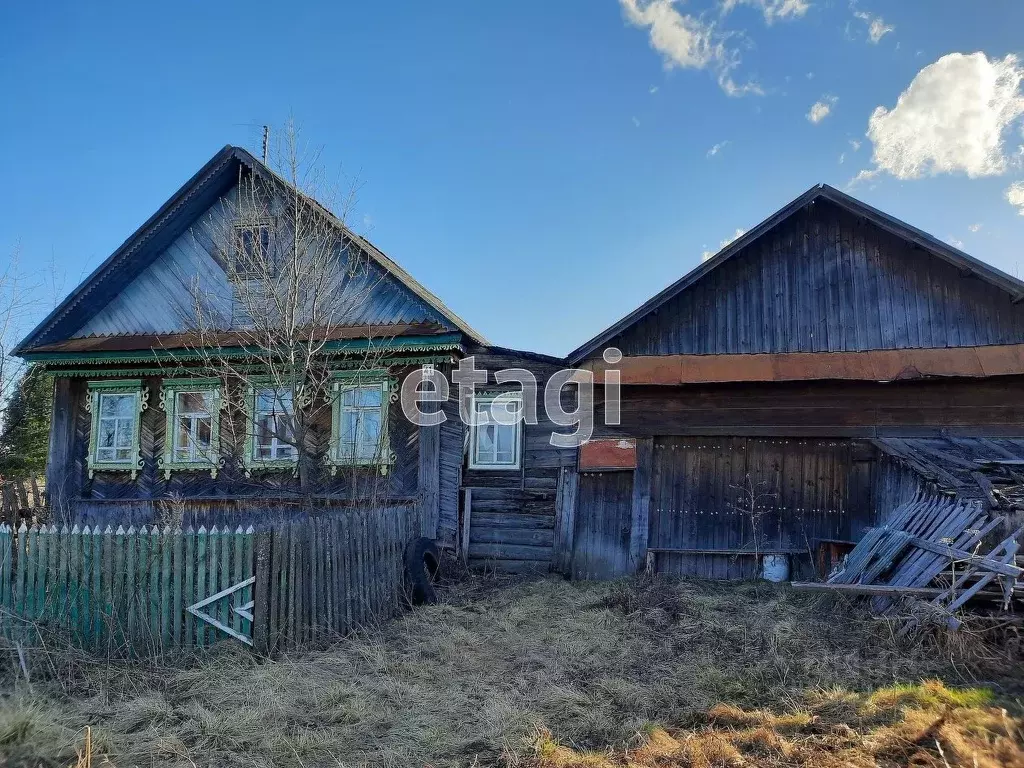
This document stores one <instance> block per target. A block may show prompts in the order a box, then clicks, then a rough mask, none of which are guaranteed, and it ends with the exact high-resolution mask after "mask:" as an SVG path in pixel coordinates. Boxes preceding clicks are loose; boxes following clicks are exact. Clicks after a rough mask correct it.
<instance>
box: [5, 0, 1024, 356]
mask: <svg viewBox="0 0 1024 768" xmlns="http://www.w3.org/2000/svg"><path fill="white" fill-rule="evenodd" d="M890 28H891V29H890ZM1021 30H1024V3H1021V2H1019V1H1018V0H987V1H986V2H984V3H978V4H975V3H965V2H962V0H960V1H954V0H913V1H911V0H903V1H901V2H898V3H894V2H888V3H886V2H882V0H859V1H858V2H857V3H856V4H854V5H851V4H850V3H849V2H848V1H846V2H841V1H840V0H718V1H717V2H710V1H709V0H689V2H676V3H672V2H669V1H668V0H656V1H655V2H644V1H643V0H559V1H558V2H551V1H550V0H547V1H540V0H517V2H504V3H498V2H469V0H463V1H461V2H443V1H442V2H433V3H424V2H390V3H365V2H360V3H355V2H344V3H342V2H337V3H326V2H325V3H313V2H291V3H288V4H272V3H263V2H257V1H255V0H250V1H249V2H246V3H230V2H218V3H207V2H203V3H198V2H195V3H192V2H177V3H173V4H159V5H158V4H152V3H137V2H136V3H102V4H83V3H59V2H54V3H19V4H5V6H4V8H3V9H2V10H0V93H3V104H4V118H5V119H3V120H2V121H0V169H2V174H3V180H4V182H5V183H4V184H3V185H2V187H0V210H2V211H3V212H4V215H3V216H2V217H0V256H3V257H6V254H7V253H14V252H15V251H17V252H18V253H19V259H20V263H21V266H22V267H23V268H25V269H29V270H35V269H42V268H43V267H44V265H45V264H46V263H47V262H49V261H50V260H51V259H52V260H53V261H54V262H55V263H56V264H57V265H58V267H59V268H60V269H61V270H63V272H64V273H65V275H66V277H65V283H64V289H65V292H66V291H67V290H70V289H71V288H72V287H74V285H75V284H76V283H77V282H78V281H79V280H80V279H81V278H82V277H83V276H84V275H85V274H86V273H88V272H89V271H90V270H91V269H92V268H94V267H95V266H96V265H97V264H98V263H99V262H100V261H101V260H102V259H103V258H105V257H106V256H107V255H108V254H109V253H110V252H111V251H112V250H113V249H114V248H116V247H117V246H118V245H119V244H120V243H121V242H122V241H123V240H124V239H125V238H126V237H127V236H128V235H129V234H130V233H131V232H133V231H134V230H135V228H136V227H137V226H138V225H139V224H141V223H142V222H143V221H144V220H145V219H146V218H148V217H149V216H150V215H151V214H152V213H153V212H154V211H155V210H156V208H157V207H158V206H159V205H160V204H161V203H162V202H163V201H164V200H166V199H167V198H168V197H169V196H170V195H171V194H172V193H173V192H174V190H176V189H177V187H178V186H179V185H180V184H181V183H182V182H184V181H185V180H186V179H187V178H188V177H189V176H191V175H192V173H194V172H195V171H196V170H197V169H198V168H199V166H200V165H202V164H203V163H204V162H205V161H206V160H207V159H209V157H210V156H211V155H212V154H213V153H214V152H216V151H217V150H218V149H219V148H220V147H222V146H223V145H225V144H228V143H232V144H239V145H242V146H246V147H248V148H250V149H255V148H256V147H257V145H258V141H259V133H260V131H259V126H260V125H262V124H264V123H268V124H271V125H280V124H282V123H283V122H284V121H285V120H287V119H288V118H289V117H294V119H295V120H296V121H297V122H298V123H299V125H300V126H301V129H302V132H303V138H304V139H305V140H306V141H308V142H309V143H310V144H311V145H314V146H317V147H321V148H322V156H321V157H322V163H323V164H324V165H325V167H326V168H327V169H328V170H329V171H330V172H332V173H336V172H337V171H338V169H339V168H341V169H343V171H342V172H344V173H347V174H348V175H347V178H357V179H358V181H359V183H360V188H359V199H358V205H357V212H356V215H355V216H354V217H352V219H351V222H352V224H353V225H354V227H355V228H356V229H357V230H360V231H361V232H363V233H364V234H367V235H368V236H369V237H370V239H371V240H373V241H374V242H375V243H376V244H377V245H378V246H379V247H381V248H382V249H383V250H385V251H386V252H387V253H388V254H389V255H391V256H392V257H393V258H395V259H396V260H398V261H399V262H400V263H402V264H403V265H404V266H405V267H406V268H407V269H408V270H409V271H410V272H412V273H413V274H414V275H416V277H417V278H418V279H419V280H421V281H422V282H423V283H424V284H425V285H427V286H428V287H429V288H430V289H431V290H433V291H434V292H435V293H437V294H438V295H439V296H440V297H441V298H442V299H443V300H444V301H445V302H446V303H448V304H449V305H450V306H451V307H452V308H453V309H454V310H455V311H457V312H458V313H459V314H461V315H462V316H463V317H464V318H465V319H466V320H467V321H468V322H469V323H470V324H472V325H474V326H475V327H477V328H479V329H480V330H481V331H483V332H484V333H485V334H486V335H487V336H488V337H489V338H490V339H491V340H492V341H493V342H495V343H497V344H502V345H506V346H515V347H520V348H527V349H533V350H537V351H542V352H548V353H553V354H564V353H565V352H567V351H569V350H570V349H572V348H574V347H576V346H577V345H579V344H581V343H582V342H583V341H585V340H586V339H588V338H590V337H591V336H593V335H595V334H596V333H597V332H598V331H600V330H601V329H602V328H604V327H605V326H607V325H608V324H610V323H612V322H614V321H615V320H617V319H618V318H619V317H621V316H622V315H623V314H625V313H627V312H628V311H630V310H631V309H633V308H634V307H635V306H636V305H637V304H639V303H640V302H642V301H643V300H645V299H646V298H648V297H649V296H650V295H651V294H653V293H655V292H656V291H658V290H660V289H661V288H663V287H664V286H665V285H667V284H668V283H670V282H672V281H673V280H675V279H676V278H678V277H679V276H681V275H682V274H684V273H685V272H686V271H688V270H689V269H691V268H692V267H693V266H695V265H696V264H698V263H699V262H700V259H701V256H702V253H704V252H705V251H715V250H717V249H718V248H719V247H720V244H721V243H722V242H723V241H726V240H728V239H729V238H731V237H733V236H734V234H735V233H736V231H737V230H745V229H749V228H750V227H752V226H753V225H755V224H756V223H757V222H758V221H760V220H761V219H763V218H765V217H766V216H768V215H769V214H770V213H772V212H773V211H774V210H776V209H777V208H779V207H781V206H782V205H784V204H785V203H786V202H788V201H789V200H790V199H792V198H793V197H795V196H797V195H798V194H800V193H801V192H803V191H804V190H806V189H807V188H809V187H810V186H812V185H813V184H815V183H818V182H826V183H830V184H833V185H835V186H838V187H840V188H842V189H846V190H847V191H850V192H852V193H853V194H854V195H856V196H857V197H860V198H861V199H863V200H865V201H867V202H868V203H870V204H872V205H874V206H876V207H879V208H881V209H883V210H885V211H887V212H889V213H891V214H893V215H895V216H898V217H900V218H902V219H905V220H906V221H908V222H910V223H911V224H914V225H916V226H918V227H921V228H922V229H925V230H927V231H929V232H931V233H932V234H934V235H936V236H937V237H939V238H942V239H945V240H949V241H950V242H953V243H954V244H958V245H959V244H962V245H961V247H963V248H964V250H966V251H967V252H969V253H971V254H972V255H974V256H977V257H979V258H981V259H984V260H986V261H988V262H990V263H992V264H994V265H996V266H998V267H1000V268H1002V269H1004V270H1006V271H1009V272H1011V273H1015V274H1018V275H1019V274H1020V271H1021V268H1022V264H1024V254H1022V245H1021V244H1022V243H1024V215H1022V214H1024V150H1022V149H1021V145H1024V132H1022V125H1024V92H1022V91H1021V82H1020V78H1021V75H1024V64H1022V63H1021V62H1020V61H1017V60H1015V59H1013V58H1008V57H1011V56H1014V55H1024V50H1022V48H1024V35H1022V34H1021ZM872 31H873V32H874V35H872ZM955 54H965V56H957V55H955ZM973 54H981V55H980V56H976V55H973ZM901 94H902V95H903V101H902V102H901V103H900V105H899V106H897V102H898V100H899V99H900V98H901ZM816 104H818V105H819V106H818V108H817V110H814V109H813V108H814V106H815V105H816ZM826 108H827V109H826ZM878 108H881V111H876V110H878ZM812 110H813V111H812ZM826 112H827V114H824V115H823V113H826ZM811 116H814V117H817V118H820V119H818V120H817V122H815V121H812V120H811V119H810V118H811ZM715 147H718V149H717V151H712V150H713V149H714V148H715ZM858 147H859V148H858ZM858 177H860V178H859V179H858ZM1011 201H1016V203H1017V204H1016V205H1014V204H1013V203H1011Z"/></svg>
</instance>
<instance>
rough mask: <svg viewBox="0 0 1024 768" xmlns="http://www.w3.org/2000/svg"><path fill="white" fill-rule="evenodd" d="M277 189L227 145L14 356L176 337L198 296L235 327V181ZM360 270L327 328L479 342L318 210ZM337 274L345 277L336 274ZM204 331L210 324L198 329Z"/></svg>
mask: <svg viewBox="0 0 1024 768" xmlns="http://www.w3.org/2000/svg"><path fill="white" fill-rule="evenodd" d="M246 173H258V174H260V175H261V176H263V177H265V178H266V179H268V180H270V181H271V182H272V183H274V184H282V183H283V182H282V181H281V180H280V178H279V177H277V176H276V175H275V174H274V173H273V172H272V171H271V170H270V169H268V168H267V167H266V166H264V165H263V164H262V163H260V162H259V161H257V160H255V159H254V158H253V157H252V156H251V155H250V154H249V153H248V152H245V151H244V150H241V149H238V148H236V147H225V149H224V150H222V151H221V152H219V153H218V154H217V155H215V156H214V158H213V159H211V160H210V162H208V163H207V164H206V165H205V166H204V167H203V168H202V169H201V170H200V171H199V172H198V173H197V174H196V175H195V176H194V177H193V178H192V179H190V180H189V181H188V182H187V183H186V184H185V186H183V187H182V188H181V189H180V190H179V191H178V192H177V193H175V195H174V196H173V197H172V198H171V199H170V200H169V201H168V202H167V203H166V204H165V205H164V206H163V207H162V208H161V209H160V210H159V211H158V212H157V213H156V214H155V215H154V216H153V217H152V218H151V219H150V220H149V221H147V222H146V223H145V224H144V225H143V226H142V227H141V228H140V229H139V230H138V231H137V232H136V233H135V234H133V235H132V236H131V237H130V238H129V239H128V240H127V241H126V242H125V243H124V244H123V245H122V246H121V247H120V248H119V249H118V250H117V251H116V252H115V253H114V254H112V255H111V256H110V257H109V258H108V259H107V260H106V261H105V262H104V263H103V264H102V265H100V267H99V268H97V269H96V271H94V272H93V274H92V275H90V276H89V278H87V279H86V280H85V281H84V282H83V283H82V284H81V285H79V286H78V287H77V288H76V289H75V290H74V291H73V292H72V293H71V294H70V295H69V296H68V297H67V298H66V299H65V300H64V301H63V302H62V303H61V304H60V306H58V307H57V309H55V310H54V311H53V312H52V313H51V314H50V315H49V316H48V317H47V318H46V319H45V320H43V322H42V323H40V325H39V326H38V327H37V328H36V329H35V330H33V331H32V332H31V333H30V334H29V335H28V336H27V337H26V338H25V339H24V340H23V341H22V342H21V343H20V344H19V345H18V348H17V349H16V350H15V351H16V352H17V353H19V354H22V353H28V352H31V350H32V349H33V348H36V347H41V346H45V345H52V344H54V343H57V342H61V341H65V340H68V339H75V338H86V337H96V336H99V337H106V336H138V337H140V338H143V337H145V338H147V339H151V338H152V337H153V336H159V335H164V334H176V333H181V332H183V331H187V330H190V329H192V328H194V327H195V309H194V307H195V304H196V298H197V297H202V304H203V308H204V312H205V313H206V317H207V318H208V319H209V318H211V317H212V318H213V321H214V322H213V324H214V325H216V326H217V328H218V329H223V330H230V329H231V328H233V327H238V326H239V323H240V321H241V318H240V317H239V304H240V302H239V301H238V284H237V283H233V282H232V280H231V279H229V276H228V268H227V264H226V259H225V254H224V247H223V244H224V242H225V238H224V237H223V234H218V233H223V232H224V231H225V227H226V228H227V230H230V228H231V226H232V225H233V222H231V221H228V220H227V219H228V218H229V217H230V215H231V214H230V211H231V210H233V209H234V206H232V205H231V204H230V203H231V201H232V199H233V196H234V195H235V190H236V188H237V185H238V183H239V179H240V177H241V175H242V174H246ZM322 212H323V215H324V216H325V217H326V219H327V220H328V221H329V222H330V223H331V224H332V225H333V226H335V227H337V228H338V230H339V232H340V233H341V234H342V236H343V237H344V239H345V240H346V242H347V243H348V248H347V249H345V250H343V251H342V250H339V258H342V259H346V258H348V254H349V253H358V254H359V268H358V270H353V274H351V275H348V276H347V277H346V278H345V279H339V280H337V281H336V283H335V285H334V286H332V287H331V289H333V290H337V297H336V301H335V303H334V313H333V318H332V325H337V326H345V327H359V326H367V327H368V326H376V327H381V326H396V327H397V326H402V327H403V328H406V329H408V328H409V327H411V326H421V327H422V328H423V329H424V332H425V333H437V332H456V333H462V334H464V335H465V336H466V337H467V338H468V339H470V340H471V341H473V342H475V343H486V340H485V339H484V338H483V337H482V336H481V335H480V334H479V333H477V332H476V331H474V330H473V329H472V328H470V327H469V326H468V325H467V324H466V323H465V322H464V321H463V320H461V318H459V317H458V316H457V315H455V313H453V312H452V311H451V310H450V309H448V308H447V307H446V306H445V305H444V304H443V303H441V301H440V300H438V299H437V297H435V296H434V295H433V294H431V293H430V292H429V291H427V290H426V289H425V288H424V287H423V286H422V285H421V284H420V283H418V282H417V281H415V280H414V279H413V278H412V277H411V276H410V275H409V274H408V273H406V272H405V271H404V270H402V269H401V267H399V266H398V265H397V264H396V263H395V262H393V261H392V260H391V259H389V258H388V257H387V256H385V255H384V254H383V253H382V252H381V251H379V250H378V249H377V248H375V247H374V246H373V245H372V244H371V243H369V242H368V241H366V240H365V239H363V238H360V237H358V236H357V235H355V234H354V233H352V232H351V231H349V230H348V229H347V228H345V227H344V225H343V224H342V223H341V222H340V221H339V220H337V219H336V218H335V217H334V216H333V214H331V213H330V212H329V211H327V210H326V209H323V210H322ZM340 272H341V273H344V272H346V270H344V269H342V270H340ZM204 325H205V326H207V327H208V326H209V322H205V323H204Z"/></svg>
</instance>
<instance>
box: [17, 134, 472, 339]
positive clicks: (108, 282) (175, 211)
mask: <svg viewBox="0 0 1024 768" xmlns="http://www.w3.org/2000/svg"><path fill="white" fill-rule="evenodd" d="M239 166H243V167H245V168H248V169H249V170H250V171H251V172H253V173H257V174H259V175H261V176H264V177H266V178H268V179H272V180H274V181H275V182H276V183H278V184H284V185H286V186H287V182H286V181H285V180H284V179H282V178H281V177H280V176H279V175H278V174H276V173H275V172H274V171H273V170H272V169H270V168H269V167H268V166H266V165H265V164H264V163H262V162H260V161H259V160H257V159H256V158H255V157H253V155H251V154H250V153H249V152H247V151H246V150H244V149H241V148H240V147H234V146H231V145H228V146H225V147H224V148H223V149H221V150H220V151H219V152H218V153H217V154H215V155H214V156H213V157H212V158H210V160H209V161H208V162H207V163H206V164H205V165H204V166H203V167H202V168H200V169H199V171H197V172H196V174H195V175H194V176H192V178H190V179H189V180H188V181H187V182H185V184H184V185H183V186H182V187H181V188H180V189H179V190H178V191H177V192H175V193H174V195H172V196H171V198H170V199H169V200H167V202H165V203H164V204H163V205H162V206H161V207H160V208H159V210H157V212H156V213H154V214H153V215H152V216H151V217H150V218H149V219H148V220H147V221H146V222H145V223H144V224H143V225H142V226H141V227H139V228H138V229H137V230H136V231H135V232H134V233H133V234H132V235H131V236H130V237H129V238H128V239H127V240H125V241H124V243H122V244H121V245H120V246H119V247H118V248H117V250H115V251H114V252H113V253H112V254H111V255H110V256H109V257H107V259H106V260H104V262H103V263H102V264H100V265H99V266H98V267H97V268H96V269H95V270H93V272H92V274H90V275H89V276H88V277H87V278H86V279H85V280H84V281H82V283H81V284H79V285H78V287H76V288H75V289H74V290H73V291H72V292H71V293H70V294H68V296H67V297H66V298H65V299H64V300H63V301H62V302H61V303H60V304H59V305H57V307H56V308H55V309H54V310H53V311H52V312H50V313H49V314H48V315H47V316H46V317H45V318H44V319H43V320H42V322H40V323H39V324H38V325H37V326H36V327H35V328H34V329H33V330H32V331H31V332H30V333H29V334H28V335H27V336H25V338H24V339H22V341H21V342H19V343H18V345H17V346H16V347H15V348H14V354H16V355H21V354H24V353H25V352H28V351H29V350H31V349H32V348H33V347H37V346H40V345H43V344H49V343H53V342H57V341H63V340H64V339H65V338H67V337H70V336H71V334H72V333H73V332H74V331H75V330H77V328H78V327H80V326H81V325H82V324H83V323H84V321H85V320H87V319H88V316H89V315H90V314H91V313H92V312H94V311H96V310H98V309H100V308H102V307H103V306H106V304H107V303H108V302H109V301H110V300H111V299H112V298H113V297H114V296H115V295H116V294H117V293H118V291H119V290H121V289H122V288H123V287H124V286H125V285H127V284H128V283H129V282H130V281H131V280H132V279H133V278H135V277H136V276H138V275H139V274H140V273H141V272H142V271H143V270H144V269H145V268H146V267H147V266H148V265H149V264H150V263H151V262H152V261H153V259H155V258H156V257H157V256H158V255H159V253H160V250H161V248H162V247H164V246H166V245H167V244H169V243H170V242H171V241H173V240H174V238H175V237H177V236H178V235H180V234H181V233H182V232H183V231H185V230H186V229H187V228H188V227H189V226H190V225H191V224H192V222H193V220H194V219H195V217H197V216H198V215H200V214H201V213H202V212H203V211H204V210H206V209H207V208H208V207H209V206H210V205H212V204H213V202H214V201H215V200H216V199H217V197H218V196H219V195H221V194H222V193H224V192H225V191H226V190H227V189H229V188H230V187H231V186H232V185H233V184H234V183H235V182H237V180H238V170H239ZM312 202H313V203H315V204H316V206H317V207H318V208H319V209H320V210H321V211H322V212H323V213H324V215H325V216H326V217H327V218H328V220H329V221H330V222H331V223H333V224H334V225H335V226H337V227H338V228H339V229H340V230H341V231H342V232H343V234H344V236H345V237H347V238H349V239H351V241H352V242H354V243H355V244H356V245H358V246H359V247H360V248H361V249H362V250H363V251H365V253H366V254H367V255H369V256H370V258H372V259H373V260H374V261H375V262H376V263H377V264H378V265H380V267H381V268H382V269H383V270H384V271H385V272H386V273H387V274H390V275H392V276H393V277H394V278H395V279H396V280H397V281H398V282H399V283H401V284H402V285H403V286H405V287H406V288H407V289H409V290H410V291H411V292H412V293H413V294H415V295H416V296H417V297H418V298H419V299H420V300H422V301H423V302H424V303H425V304H427V305H428V306H430V307H431V308H433V309H434V310H436V311H437V312H438V313H439V314H440V315H441V316H442V317H444V318H445V319H446V320H447V321H449V322H450V323H451V325H452V326H453V327H454V328H455V329H457V330H459V331H460V332H462V333H463V334H465V335H466V336H467V337H468V338H469V339H471V340H472V341H474V342H476V343H477V344H487V343H488V342H487V339H486V338H484V336H483V335H482V334H480V333H479V332H478V331H476V330H475V329H473V328H472V327H471V326H470V325H469V324H468V323H466V321H464V320H463V319H462V318H461V317H459V316H458V315H456V314H455V313H454V312H453V311H452V310H451V309H449V308H448V307H447V306H446V305H445V304H444V303H443V302H442V301H441V300H440V299H439V298H438V297H437V296H435V295H434V294H433V293H431V292H430V291H429V290H427V289H426V288H425V287H424V286H423V285H422V284H421V283H420V282H419V281H418V280H416V279H414V278H413V277H412V275H410V274H409V273H408V272H406V271H405V270H404V269H403V268H402V267H400V266H399V265H398V264H397V263H396V262H395V261H393V260H392V259H391V258H389V257H388V256H387V255H386V254H384V253H383V251H381V250H380V249H379V248H377V247H376V246H374V245H373V244H372V243H371V242H370V241H368V240H367V239H366V238H364V237H361V236H359V235H357V234H355V233H354V232H352V231H351V230H350V229H348V228H347V227H346V226H345V225H344V223H343V222H342V221H341V220H340V219H338V218H337V216H335V215H334V214H333V213H332V212H331V211H330V210H328V209H327V208H325V207H324V206H323V205H321V204H320V203H319V202H318V201H316V200H312Z"/></svg>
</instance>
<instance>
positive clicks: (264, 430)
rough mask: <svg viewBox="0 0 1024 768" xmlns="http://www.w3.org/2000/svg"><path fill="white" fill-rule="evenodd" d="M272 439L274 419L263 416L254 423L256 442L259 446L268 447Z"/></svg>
mask: <svg viewBox="0 0 1024 768" xmlns="http://www.w3.org/2000/svg"><path fill="white" fill-rule="evenodd" d="M273 438H274V417H273V416H263V417H261V418H260V419H259V420H258V421H257V422H256V442H257V443H258V444H259V445H260V446H265V445H270V442H271V440H273Z"/></svg>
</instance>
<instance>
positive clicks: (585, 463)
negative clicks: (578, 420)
mask: <svg viewBox="0 0 1024 768" xmlns="http://www.w3.org/2000/svg"><path fill="white" fill-rule="evenodd" d="M597 469H636V440H589V441H587V442H586V443H584V444H583V445H581V446H580V471H584V470H590V471H593V470H597Z"/></svg>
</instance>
